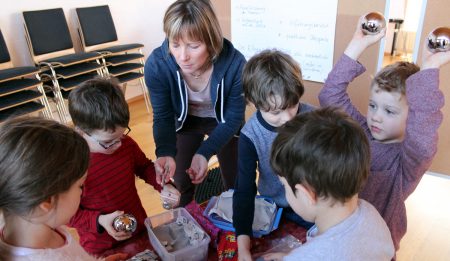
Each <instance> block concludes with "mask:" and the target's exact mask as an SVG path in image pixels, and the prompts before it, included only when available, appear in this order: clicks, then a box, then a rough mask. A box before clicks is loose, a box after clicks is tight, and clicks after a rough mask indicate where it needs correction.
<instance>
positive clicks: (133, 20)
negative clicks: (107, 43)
mask: <svg viewBox="0 0 450 261" xmlns="http://www.w3.org/2000/svg"><path fill="white" fill-rule="evenodd" d="M172 2H173V0H128V1H124V0H96V1H92V0H44V1H36V0H13V1H8V4H4V5H3V6H2V8H1V9H0V29H1V30H2V33H3V36H4V38H5V41H6V44H7V46H8V49H9V52H10V55H11V59H12V61H13V64H14V65H16V66H20V65H32V64H33V62H32V60H31V56H30V54H29V51H28V47H27V44H26V41H25V35H24V29H23V22H22V21H23V19H22V11H30V10H40V9H51V8H59V7H61V8H63V9H64V12H65V15H66V19H67V22H68V24H69V29H70V31H71V35H72V41H73V42H74V46H75V48H76V49H77V50H79V49H80V46H81V45H80V40H79V38H78V35H77V34H76V18H75V8H77V7H87V6H96V5H105V4H107V5H109V8H110V10H111V14H112V17H113V20H114V24H115V26H116V31H117V35H118V38H119V41H120V42H122V43H142V44H144V45H145V48H144V54H145V56H146V57H147V56H148V55H149V54H150V53H151V51H152V50H153V49H154V48H156V47H158V46H159V45H160V44H161V42H162V41H163V39H164V32H163V30H162V19H163V16H164V12H165V11H166V9H167V7H168V6H169V5H170V4H171V3H172ZM140 93H141V92H140V89H139V88H127V95H126V96H127V98H131V97H134V96H136V95H139V94H140Z"/></svg>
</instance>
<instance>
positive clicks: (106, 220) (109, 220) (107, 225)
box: [98, 210, 132, 241]
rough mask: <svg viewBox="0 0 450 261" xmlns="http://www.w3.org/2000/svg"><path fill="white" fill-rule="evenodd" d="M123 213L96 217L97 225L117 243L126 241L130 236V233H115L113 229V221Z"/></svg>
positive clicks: (117, 212)
mask: <svg viewBox="0 0 450 261" xmlns="http://www.w3.org/2000/svg"><path fill="white" fill-rule="evenodd" d="M123 214H124V212H123V211H119V210H117V211H114V212H113V213H109V214H106V215H100V216H98V223H99V224H100V225H101V226H102V227H103V228H104V229H105V230H106V232H107V233H108V234H109V235H110V236H112V237H113V238H114V239H115V240H117V241H122V240H125V239H128V238H130V237H131V236H132V233H131V232H125V231H116V230H115V229H114V227H113V221H114V219H115V218H116V217H117V216H120V215H123Z"/></svg>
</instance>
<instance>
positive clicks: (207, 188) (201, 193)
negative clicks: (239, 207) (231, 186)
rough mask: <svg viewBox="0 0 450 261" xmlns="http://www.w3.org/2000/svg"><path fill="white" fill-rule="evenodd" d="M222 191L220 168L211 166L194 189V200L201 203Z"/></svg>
mask: <svg viewBox="0 0 450 261" xmlns="http://www.w3.org/2000/svg"><path fill="white" fill-rule="evenodd" d="M223 191H224V188H223V183H222V177H221V176H220V168H218V167H217V168H213V169H210V170H209V171H208V176H207V177H206V179H205V180H204V181H203V182H202V183H200V184H199V185H198V186H197V187H196V189H195V201H196V202H197V203H203V202H205V201H207V200H209V199H210V198H211V197H212V196H217V195H219V194H220V193H222V192H223Z"/></svg>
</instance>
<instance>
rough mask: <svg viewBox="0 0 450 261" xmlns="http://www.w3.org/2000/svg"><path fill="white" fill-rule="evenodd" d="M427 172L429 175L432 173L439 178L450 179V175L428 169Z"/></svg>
mask: <svg viewBox="0 0 450 261" xmlns="http://www.w3.org/2000/svg"><path fill="white" fill-rule="evenodd" d="M425 174H428V175H431V176H435V177H439V178H444V179H450V176H449V175H446V174H442V173H437V172H432V171H427V172H425Z"/></svg>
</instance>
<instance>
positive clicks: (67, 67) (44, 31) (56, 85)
mask: <svg viewBox="0 0 450 261" xmlns="http://www.w3.org/2000/svg"><path fill="white" fill-rule="evenodd" d="M22 14H23V19H24V27H25V33H26V35H25V36H26V39H27V43H28V47H29V50H30V54H31V56H32V58H33V60H34V62H35V64H36V65H38V66H39V67H40V69H41V73H40V76H41V78H42V80H43V82H44V84H45V85H46V86H49V87H50V88H51V90H52V92H53V96H54V100H55V103H56V107H57V111H58V115H59V118H60V120H61V121H62V122H65V123H66V122H68V118H67V115H68V114H69V113H68V109H67V107H66V104H65V102H64V98H67V96H68V94H69V92H70V90H72V89H73V88H76V87H77V86H78V85H79V84H80V83H82V82H83V81H86V80H88V79H91V78H93V77H95V76H97V75H103V69H102V67H103V65H102V63H101V62H100V60H101V59H102V55H101V54H100V53H96V52H89V53H86V52H82V53H75V49H74V47H73V43H72V39H71V38H70V32H69V27H68V25H67V21H66V18H65V16H64V11H63V9H62V8H56V9H46V10H36V11H25V12H23V13H22Z"/></svg>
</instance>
